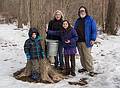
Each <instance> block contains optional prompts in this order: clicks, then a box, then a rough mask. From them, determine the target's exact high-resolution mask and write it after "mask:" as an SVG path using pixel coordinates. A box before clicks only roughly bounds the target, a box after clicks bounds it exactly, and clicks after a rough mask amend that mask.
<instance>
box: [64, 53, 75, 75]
mask: <svg viewBox="0 0 120 88" xmlns="http://www.w3.org/2000/svg"><path fill="white" fill-rule="evenodd" d="M69 60H70V61H71V67H70V63H69ZM65 70H66V75H69V74H70V72H71V74H72V73H73V74H74V73H75V55H74V54H73V55H65Z"/></svg>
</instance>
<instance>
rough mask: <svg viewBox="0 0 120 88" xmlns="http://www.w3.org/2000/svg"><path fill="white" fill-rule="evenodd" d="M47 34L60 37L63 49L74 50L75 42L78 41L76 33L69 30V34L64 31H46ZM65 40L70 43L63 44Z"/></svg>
mask: <svg viewBox="0 0 120 88" xmlns="http://www.w3.org/2000/svg"><path fill="white" fill-rule="evenodd" d="M48 34H52V35H56V36H60V37H61V39H62V44H63V47H64V49H66V48H67V49H68V48H76V41H77V40H78V35H77V32H76V31H75V30H74V29H73V28H71V29H70V31H69V32H67V31H66V30H64V31H50V30H49V31H48ZM66 40H70V43H65V41H66Z"/></svg>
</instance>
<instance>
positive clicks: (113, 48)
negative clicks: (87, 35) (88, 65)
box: [0, 24, 120, 88]
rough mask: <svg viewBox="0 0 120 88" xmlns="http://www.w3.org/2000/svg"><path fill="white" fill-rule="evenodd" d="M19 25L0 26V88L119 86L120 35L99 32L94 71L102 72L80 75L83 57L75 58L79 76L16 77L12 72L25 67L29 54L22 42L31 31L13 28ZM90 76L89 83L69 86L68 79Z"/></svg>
mask: <svg viewBox="0 0 120 88" xmlns="http://www.w3.org/2000/svg"><path fill="white" fill-rule="evenodd" d="M14 29H16V26H14V25H7V24H1V25H0V88H120V36H107V35H105V34H103V35H99V36H98V39H97V41H99V42H100V44H97V45H94V47H93V49H92V55H93V57H94V67H95V71H96V72H99V73H101V74H99V75H97V76H95V77H90V76H88V73H84V74H80V73H78V72H77V70H78V68H80V67H81V66H80V60H79V59H78V56H77V58H76V73H77V76H75V77H71V78H69V79H65V80H62V81H60V82H58V83H56V84H43V83H28V82H22V81H20V80H16V79H15V78H13V73H14V72H15V71H17V70H19V69H21V68H22V67H24V66H25V63H26V57H25V55H24V51H23V44H24V42H25V40H26V39H27V38H28V35H27V33H28V30H22V29H21V30H14ZM83 77H85V78H88V80H87V81H88V83H89V84H88V85H85V86H79V85H69V84H68V81H79V79H80V78H83Z"/></svg>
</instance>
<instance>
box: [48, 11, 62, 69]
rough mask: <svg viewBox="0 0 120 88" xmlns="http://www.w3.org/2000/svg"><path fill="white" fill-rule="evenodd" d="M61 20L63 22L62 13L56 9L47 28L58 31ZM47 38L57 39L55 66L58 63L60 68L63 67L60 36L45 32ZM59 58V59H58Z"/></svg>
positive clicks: (60, 27) (60, 26) (60, 28)
mask: <svg viewBox="0 0 120 88" xmlns="http://www.w3.org/2000/svg"><path fill="white" fill-rule="evenodd" d="M62 22H63V13H62V12H61V11H60V10H57V11H56V12H55V13H54V19H53V20H51V21H50V22H49V25H48V30H51V31H60V30H62ZM46 39H49V40H58V42H59V45H58V52H57V53H58V54H57V56H55V67H56V68H58V64H59V63H60V69H63V67H64V61H63V53H62V51H63V46H62V43H61V38H60V36H56V35H53V34H47V38H46ZM58 58H59V59H58Z"/></svg>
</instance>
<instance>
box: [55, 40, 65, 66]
mask: <svg viewBox="0 0 120 88" xmlns="http://www.w3.org/2000/svg"><path fill="white" fill-rule="evenodd" d="M62 51H63V46H62V42H59V45H58V52H57V56H55V67H58V64H59V63H60V67H63V66H64V61H63V52H62Z"/></svg>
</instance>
